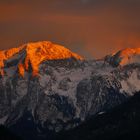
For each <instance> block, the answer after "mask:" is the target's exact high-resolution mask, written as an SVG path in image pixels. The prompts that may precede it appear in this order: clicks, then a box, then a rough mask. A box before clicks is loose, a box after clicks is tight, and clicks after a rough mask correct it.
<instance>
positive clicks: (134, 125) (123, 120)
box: [56, 93, 140, 140]
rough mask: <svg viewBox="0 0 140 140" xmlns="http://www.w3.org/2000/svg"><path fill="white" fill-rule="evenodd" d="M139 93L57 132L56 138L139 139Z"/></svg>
mask: <svg viewBox="0 0 140 140" xmlns="http://www.w3.org/2000/svg"><path fill="white" fill-rule="evenodd" d="M139 108H140V93H137V94H136V95H134V96H133V97H132V98H130V99H129V100H128V101H126V102H125V103H122V104H121V105H119V106H117V107H115V108H113V109H111V110H109V111H107V112H106V113H102V114H97V115H96V116H95V117H93V118H90V119H89V120H88V121H86V122H84V123H82V124H81V125H79V126H78V127H77V128H75V129H73V130H70V131H66V132H61V133H58V135H57V136H56V139H57V140H65V139H67V140H93V139H95V140H121V139H123V140H124V139H127V140H132V139H135V140H136V139H140V133H139V132H140V125H139V124H140V109H139Z"/></svg>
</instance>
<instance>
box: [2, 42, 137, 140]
mask: <svg viewBox="0 0 140 140" xmlns="http://www.w3.org/2000/svg"><path fill="white" fill-rule="evenodd" d="M123 51H124V50H123ZM0 54H1V55H0V58H1V60H0V62H1V65H0V69H1V77H0V122H1V124H4V125H5V126H6V127H7V128H9V129H10V130H11V131H12V132H15V133H16V134H18V135H19V136H22V137H23V138H25V139H43V138H44V137H45V138H46V137H47V139H50V140H52V139H53V137H54V136H55V135H56V134H57V133H58V132H62V131H66V130H71V129H74V128H76V127H77V126H79V125H80V124H81V123H83V122H86V120H88V119H90V118H92V117H94V116H95V115H97V114H102V113H104V112H107V111H108V110H110V109H113V108H114V107H116V106H118V105H121V104H122V103H124V102H126V101H127V100H128V99H130V98H131V97H132V96H134V95H135V94H136V93H137V92H139V91H140V86H139V85H140V64H139V62H138V61H135V62H134V61H132V62H131V63H128V64H126V65H121V67H120V66H119V65H112V63H111V62H112V61H109V60H114V63H116V62H115V60H116V59H114V58H116V57H115V56H116V55H117V54H123V53H120V51H119V52H118V53H116V54H114V55H112V56H111V59H109V58H110V57H108V56H107V57H105V59H103V60H98V61H96V60H91V61H87V60H85V59H84V58H83V57H81V56H79V55H77V54H75V53H73V52H71V51H70V50H68V49H66V48H65V47H63V46H60V45H57V44H53V43H51V42H47V41H43V42H36V43H28V44H25V45H22V46H21V47H19V48H14V49H9V50H5V51H1V52H0ZM135 54H136V53H135ZM117 56H118V55H117ZM119 56H120V55H119ZM125 56H126V55H125ZM137 56H139V55H138V54H137ZM119 64H120V63H119Z"/></svg>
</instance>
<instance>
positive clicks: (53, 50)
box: [0, 41, 83, 76]
mask: <svg viewBox="0 0 140 140" xmlns="http://www.w3.org/2000/svg"><path fill="white" fill-rule="evenodd" d="M69 58H74V59H76V60H83V58H82V57H81V56H79V55H77V54H76V53H73V52H71V51H70V50H69V49H67V48H65V47H63V46H61V45H57V44H53V43H51V42H49V41H42V42H35V43H27V44H24V45H22V46H20V47H19V48H12V49H9V50H5V51H0V68H1V74H2V75H3V74H4V70H3V68H4V67H5V62H8V61H12V62H13V61H14V62H15V61H17V62H15V63H17V67H18V71H19V73H20V74H21V75H22V76H24V72H25V70H26V71H28V70H29V66H30V65H31V68H32V71H33V73H32V74H33V75H37V74H38V69H39V65H40V64H41V63H42V62H43V61H47V60H63V59H69Z"/></svg>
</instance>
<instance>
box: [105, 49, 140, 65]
mask: <svg viewBox="0 0 140 140" xmlns="http://www.w3.org/2000/svg"><path fill="white" fill-rule="evenodd" d="M105 59H106V60H107V61H108V62H109V63H110V64H112V65H113V66H118V65H120V66H124V65H128V64H132V63H139V62H140V48H126V49H123V50H120V51H118V52H117V53H114V54H111V55H108V56H106V58H105Z"/></svg>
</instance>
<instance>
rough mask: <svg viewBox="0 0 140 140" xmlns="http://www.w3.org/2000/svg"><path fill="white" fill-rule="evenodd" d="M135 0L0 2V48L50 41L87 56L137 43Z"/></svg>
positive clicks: (138, 22)
mask: <svg viewBox="0 0 140 140" xmlns="http://www.w3.org/2000/svg"><path fill="white" fill-rule="evenodd" d="M139 6H140V1H139V0H107V1H105V0H86V1H83V0H77V1H75V0H71V1H70V0H61V1H58V0H40V1H36V0H34V1H33V0H30V1H27V0H24V1H19V0H15V1H11V0H3V1H0V31H1V34H0V48H1V49H5V48H9V47H15V46H18V45H19V44H22V43H25V42H28V41H38V40H50V41H53V42H56V43H59V44H62V45H65V46H66V47H68V48H70V49H72V50H73V51H76V52H77V53H79V54H82V55H84V56H86V57H87V58H92V57H93V58H94V57H96V58H99V57H102V56H104V55H106V54H108V53H111V52H114V51H116V50H118V49H121V48H125V47H137V46H139V44H140V41H139V40H140V19H139V13H140V8H139Z"/></svg>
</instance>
